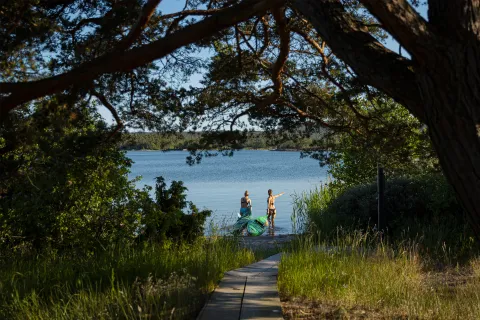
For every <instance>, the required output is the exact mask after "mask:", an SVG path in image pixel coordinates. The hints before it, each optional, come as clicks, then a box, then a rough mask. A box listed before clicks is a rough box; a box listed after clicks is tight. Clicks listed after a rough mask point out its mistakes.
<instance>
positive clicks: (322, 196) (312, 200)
mask: <svg viewBox="0 0 480 320" xmlns="http://www.w3.org/2000/svg"><path fill="white" fill-rule="evenodd" d="M340 190H341V189H340V188H333V187H330V186H329V185H327V184H325V185H319V186H317V187H316V188H315V189H313V190H309V191H304V192H302V193H300V194H294V195H293V196H292V197H293V210H292V216H291V219H292V225H293V229H294V232H295V233H308V232H319V231H320V232H321V231H327V230H335V229H336V223H337V219H336V217H334V216H331V215H329V213H328V212H327V208H328V206H329V204H330V203H331V202H332V201H333V200H334V199H335V198H336V197H337V196H338V195H339V194H340V192H341V191H340Z"/></svg>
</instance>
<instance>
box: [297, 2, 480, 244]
mask: <svg viewBox="0 0 480 320" xmlns="http://www.w3.org/2000/svg"><path fill="white" fill-rule="evenodd" d="M362 2H364V3H365V4H367V8H369V10H370V12H371V13H373V14H374V15H375V13H376V14H377V18H379V20H381V21H386V22H388V23H389V25H388V28H389V32H391V33H392V34H393V35H394V36H395V35H397V40H399V42H400V43H401V44H402V45H403V43H402V41H403V42H405V43H407V45H408V46H409V47H410V48H412V50H415V46H414V44H415V43H416V41H417V40H419V39H422V38H424V37H425V36H427V37H428V39H427V38H424V40H425V39H427V40H426V41H428V44H429V46H430V48H429V50H425V49H424V48H421V51H418V52H417V54H414V55H413V59H414V60H412V61H405V60H403V59H401V58H400V57H398V56H395V54H394V53H392V52H388V49H386V48H384V47H383V46H382V45H381V44H379V43H378V42H376V41H375V39H373V37H371V36H370V35H368V34H367V31H366V30H362V29H361V27H359V25H358V24H357V23H356V22H355V21H354V20H353V18H352V17H351V16H350V15H349V14H348V13H347V12H346V11H345V10H344V9H343V7H342V5H341V3H340V2H339V1H337V0H323V1H316V0H296V1H295V2H294V3H295V6H296V8H297V9H298V10H299V11H300V12H301V13H302V14H303V15H305V17H306V18H307V19H308V20H309V21H310V22H311V23H312V24H313V26H314V27H315V29H316V30H317V32H318V33H319V34H320V35H321V36H322V38H323V39H325V40H326V41H327V43H328V45H329V46H330V47H331V48H332V50H333V51H334V52H335V54H336V55H337V56H338V57H340V58H341V59H343V60H344V61H345V62H346V63H347V64H349V65H350V67H351V68H352V69H353V70H354V71H355V72H356V73H357V75H358V76H359V78H360V79H363V81H365V82H366V83H367V84H369V85H372V86H374V87H376V88H378V89H379V90H382V91H384V92H385V93H387V94H389V95H390V96H391V97H393V98H394V99H396V100H397V101H399V102H400V103H402V104H403V105H404V106H405V107H406V108H407V109H409V110H410V111H411V112H412V113H413V114H414V115H416V116H417V117H418V118H419V119H420V120H421V121H423V122H424V123H426V124H427V125H428V127H429V131H430V136H431V139H432V143H433V145H434V147H435V150H436V152H437V155H438V157H439V159H440V162H441V165H442V169H443V172H444V174H445V176H446V177H447V179H448V180H449V182H450V184H451V185H452V186H453V188H454V190H455V192H456V195H457V198H458V199H459V200H460V202H461V203H462V205H463V207H464V208H465V210H466V212H467V215H468V217H469V220H470V223H471V226H472V229H473V231H474V232H475V235H476V236H477V239H478V240H479V241H480V138H479V136H480V62H479V61H478V58H479V57H480V41H479V28H480V27H479V26H480V10H479V7H480V4H478V1H477V0H475V1H474V0H459V2H461V4H459V3H458V2H455V1H453V0H442V1H438V3H440V2H441V3H442V6H440V5H439V4H438V3H437V5H434V6H432V7H431V10H429V18H430V21H431V22H430V23H428V24H426V25H424V26H423V31H422V33H421V34H419V33H418V30H412V32H410V33H409V32H408V30H407V29H406V26H407V23H408V21H416V22H415V23H413V27H415V24H416V25H417V26H418V25H419V24H425V23H427V22H426V21H423V20H419V19H418V17H415V16H414V15H413V13H412V12H411V11H409V14H405V13H401V12H400V11H399V10H390V9H392V8H395V6H396V5H405V3H406V2H405V1H403V0H391V2H388V3H389V4H388V5H386V3H387V2H385V1H374V0H362ZM435 2H436V1H433V0H432V1H430V3H435ZM454 2H455V3H454ZM458 6H460V7H462V8H458ZM442 8H452V10H450V11H449V12H448V11H445V10H443V9H442ZM453 8H455V10H453ZM408 10H410V9H408ZM389 11H390V12H389ZM435 12H437V13H438V15H435ZM378 15H381V17H378ZM389 15H390V16H389ZM393 15H396V16H393ZM389 18H390V20H389ZM402 19H403V21H402ZM447 22H448V23H447ZM450 22H451V23H450ZM451 24H453V25H455V26H457V29H456V30H454V32H453V33H449V34H446V33H445V26H447V25H451ZM449 28H450V29H451V27H449Z"/></svg>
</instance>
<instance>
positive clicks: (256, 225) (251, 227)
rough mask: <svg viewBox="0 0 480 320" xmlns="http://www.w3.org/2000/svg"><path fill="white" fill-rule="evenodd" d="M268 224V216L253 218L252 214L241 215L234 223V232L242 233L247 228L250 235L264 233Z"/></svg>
mask: <svg viewBox="0 0 480 320" xmlns="http://www.w3.org/2000/svg"><path fill="white" fill-rule="evenodd" d="M267 226H268V220H267V216H261V217H258V218H255V219H254V218H251V217H250V216H246V217H240V218H238V220H237V222H235V224H234V225H233V228H232V229H233V230H232V232H233V234H236V235H238V234H240V233H242V231H243V230H245V229H247V232H248V235H249V236H254V237H256V236H260V235H262V234H263V233H264V232H265V230H266V229H267Z"/></svg>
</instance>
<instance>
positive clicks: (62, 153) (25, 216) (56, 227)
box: [0, 99, 209, 251]
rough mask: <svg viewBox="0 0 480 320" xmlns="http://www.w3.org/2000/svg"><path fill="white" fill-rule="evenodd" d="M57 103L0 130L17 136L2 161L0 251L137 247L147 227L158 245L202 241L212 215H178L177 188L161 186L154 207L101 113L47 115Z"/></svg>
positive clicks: (80, 108) (80, 110) (55, 111)
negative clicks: (114, 245) (168, 241)
mask: <svg viewBox="0 0 480 320" xmlns="http://www.w3.org/2000/svg"><path fill="white" fill-rule="evenodd" d="M58 103H59V101H57V100H55V99H53V100H49V101H45V102H43V103H39V104H38V105H37V106H36V108H35V109H34V110H32V111H28V110H23V111H22V112H18V113H16V114H15V116H16V117H18V119H16V121H10V122H8V123H4V124H3V125H2V127H0V136H1V137H2V138H3V137H6V136H9V135H12V133H14V132H21V133H22V134H20V135H18V136H17V137H16V139H17V142H18V147H17V148H15V149H14V150H12V151H10V152H7V153H5V154H3V155H1V156H0V168H1V170H0V172H1V179H0V191H1V195H0V248H3V249H5V248H9V249H20V248H23V249H43V248H46V247H53V248H58V249H67V248H75V249H79V250H81V251H84V250H87V251H88V250H91V249H94V248H99V247H105V246H107V245H109V244H112V243H117V242H120V243H128V242H132V241H135V240H136V239H137V237H138V233H141V232H142V231H144V229H145V228H147V229H148V230H149V231H148V232H147V234H148V235H149V236H148V237H147V238H158V239H161V240H164V239H166V238H170V237H171V238H176V239H187V240H193V239H194V238H195V237H198V236H200V235H202V234H203V223H204V222H205V218H206V216H208V214H209V211H200V212H199V211H198V209H197V208H196V207H195V206H194V205H193V204H191V203H189V206H190V213H191V214H190V215H184V214H183V212H182V209H184V207H185V206H186V203H185V201H184V198H185V194H184V192H185V190H186V188H185V187H183V185H182V183H181V182H175V183H174V184H173V185H172V188H171V189H166V188H165V185H164V183H163V180H158V184H157V199H156V201H154V200H153V199H151V198H150V195H149V191H150V188H148V187H147V188H144V189H143V190H139V189H137V188H136V187H135V181H129V180H128V176H127V174H128V172H129V167H130V165H131V161H130V159H128V158H126V156H125V152H123V151H119V149H118V141H119V139H120V137H119V136H113V137H112V136H109V135H107V134H106V132H108V131H106V130H107V129H106V127H105V125H104V123H103V122H102V121H100V120H99V117H98V114H97V115H96V116H95V117H92V116H91V114H92V113H93V114H95V113H94V111H92V110H90V109H89V108H88V106H85V105H77V106H75V107H69V108H67V107H63V108H58V107H56V106H55V107H54V108H51V106H52V105H55V104H58ZM72 110H75V111H72ZM182 199H183V200H182ZM154 229H155V233H154V232H153V231H152V230H154ZM154 234H155V237H154V236H153V235H154ZM158 234H161V237H157V235H158ZM142 239H146V237H145V236H143V237H142Z"/></svg>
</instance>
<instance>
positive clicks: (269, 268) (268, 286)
mask: <svg viewBox="0 0 480 320" xmlns="http://www.w3.org/2000/svg"><path fill="white" fill-rule="evenodd" d="M280 257H281V253H278V254H276V255H274V256H271V257H269V258H267V259H264V260H262V261H259V262H257V263H254V264H251V265H248V266H246V267H243V268H239V269H235V270H232V271H229V272H227V273H225V276H224V278H223V279H222V281H221V282H220V284H219V286H218V287H217V288H216V289H215V291H214V292H213V294H212V296H211V297H210V299H209V301H208V302H207V304H206V305H205V307H204V308H203V310H202V311H201V312H200V315H199V316H198V318H197V320H216V319H223V320H238V319H256V320H262V319H283V317H282V305H281V303H280V297H279V295H278V289H277V276H278V264H279V263H280Z"/></svg>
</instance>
